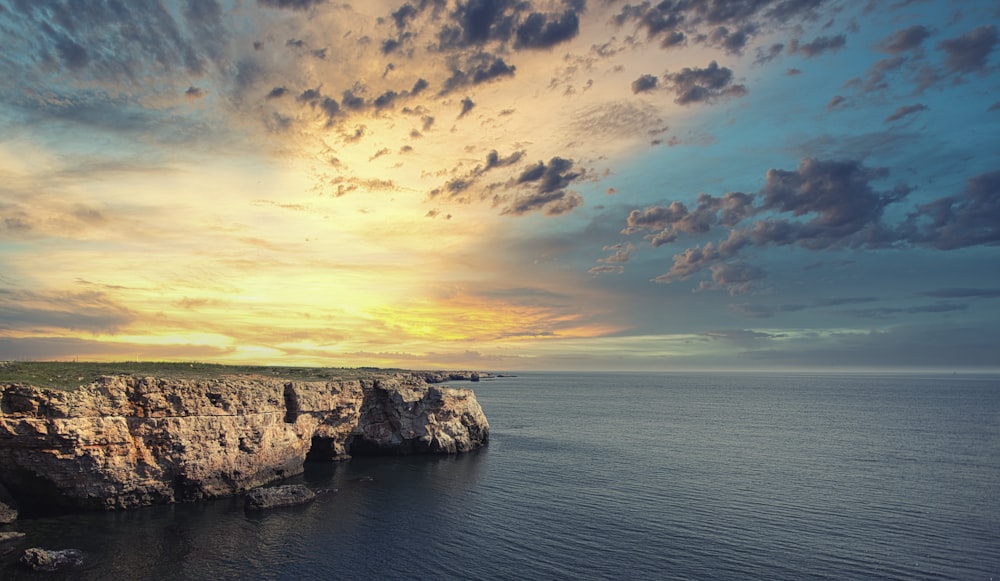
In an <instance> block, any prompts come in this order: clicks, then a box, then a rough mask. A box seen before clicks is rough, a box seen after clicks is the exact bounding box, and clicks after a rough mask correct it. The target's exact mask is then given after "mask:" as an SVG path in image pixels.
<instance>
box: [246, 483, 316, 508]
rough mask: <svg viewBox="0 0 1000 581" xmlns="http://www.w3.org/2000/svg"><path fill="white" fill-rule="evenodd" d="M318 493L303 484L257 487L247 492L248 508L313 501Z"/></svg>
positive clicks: (274, 506)
mask: <svg viewBox="0 0 1000 581" xmlns="http://www.w3.org/2000/svg"><path fill="white" fill-rule="evenodd" d="M315 498H316V493H315V492H313V491H312V490H310V489H309V488H306V487H305V486H303V485H301V484H286V485H284V486H271V487H268V488H255V489H253V490H251V491H250V492H248V493H247V496H246V504H245V506H246V509H247V510H268V509H271V508H279V507H282V506H295V505H297V504H305V503H307V502H312V501H313V500H314V499H315Z"/></svg>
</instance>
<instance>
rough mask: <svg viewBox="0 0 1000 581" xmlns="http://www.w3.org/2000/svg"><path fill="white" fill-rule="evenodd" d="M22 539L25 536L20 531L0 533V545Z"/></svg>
mask: <svg viewBox="0 0 1000 581" xmlns="http://www.w3.org/2000/svg"><path fill="white" fill-rule="evenodd" d="M24 537H25V534H24V533H22V532H20V531H4V532H0V543H6V542H10V541H16V540H18V539H23V538H24Z"/></svg>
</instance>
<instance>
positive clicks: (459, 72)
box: [441, 53, 515, 95]
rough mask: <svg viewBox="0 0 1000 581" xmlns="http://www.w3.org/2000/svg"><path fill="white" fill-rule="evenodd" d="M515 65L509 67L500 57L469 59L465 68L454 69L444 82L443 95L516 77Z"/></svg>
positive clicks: (483, 55)
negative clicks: (503, 78)
mask: <svg viewBox="0 0 1000 581" xmlns="http://www.w3.org/2000/svg"><path fill="white" fill-rule="evenodd" d="M514 70H515V67H514V65H508V64H507V63H506V62H504V60H503V59H502V58H500V57H497V56H493V55H489V54H486V53H477V54H475V55H472V56H471V57H469V58H468V59H467V61H466V63H465V65H464V66H463V67H452V70H451V76H450V77H448V79H447V80H445V82H444V86H443V87H442V89H441V94H442V95H447V94H448V93H451V92H453V91H456V90H458V89H461V88H463V87H467V86H470V85H479V84H482V83H486V82H489V81H495V80H497V79H500V78H502V77H513V76H514Z"/></svg>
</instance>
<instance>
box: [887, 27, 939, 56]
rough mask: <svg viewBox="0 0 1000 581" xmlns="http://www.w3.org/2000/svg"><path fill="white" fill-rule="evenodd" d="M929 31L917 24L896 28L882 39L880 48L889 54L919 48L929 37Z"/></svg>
mask: <svg viewBox="0 0 1000 581" xmlns="http://www.w3.org/2000/svg"><path fill="white" fill-rule="evenodd" d="M930 35H931V31H930V30H928V29H927V28H926V27H924V26H921V25H919V24H915V25H913V26H910V27H907V28H904V29H902V30H897V31H896V32H894V33H892V34H891V35H890V36H889V37H888V38H886V39H885V40H883V41H882V43H881V45H880V46H881V48H882V50H884V51H885V52H888V53H890V54H899V53H902V52H909V51H913V50H916V49H918V48H920V46H921V45H922V44H923V42H924V41H925V40H927V38H928V37H930Z"/></svg>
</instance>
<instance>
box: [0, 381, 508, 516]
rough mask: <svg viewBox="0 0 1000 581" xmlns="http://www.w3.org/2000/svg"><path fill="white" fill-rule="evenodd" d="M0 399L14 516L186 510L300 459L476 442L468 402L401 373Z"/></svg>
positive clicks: (0, 465)
mask: <svg viewBox="0 0 1000 581" xmlns="http://www.w3.org/2000/svg"><path fill="white" fill-rule="evenodd" d="M0 389H2V393H0V485H3V486H5V487H6V488H7V490H8V491H9V492H10V494H11V495H12V496H13V497H14V498H15V499H17V501H18V503H19V504H20V507H21V510H22V511H28V512H30V511H31V510H35V511H38V510H43V509H49V510H65V509H106V510H108V509H122V508H133V507H139V506H146V505H151V504H160V503H171V502H186V501H195V500H201V499H206V498H212V497H218V496H226V495H231V494H236V493H240V492H244V491H246V490H249V489H252V488H255V487H258V486H261V485H264V484H267V483H270V482H274V481H276V480H280V479H282V478H286V477H288V476H291V475H294V474H298V473H300V472H302V470H303V463H304V461H305V460H306V459H307V458H308V459H310V460H327V461H329V460H340V459H346V458H349V457H350V456H351V455H352V454H353V455H363V454H409V453H425V452H426V453H456V452H466V451H469V450H473V449H476V448H478V447H480V446H483V445H485V444H486V443H487V442H488V440H489V423H488V422H487V420H486V417H485V415H484V414H483V411H482V409H481V408H480V406H479V403H478V402H477V401H476V397H475V395H474V394H473V393H472V391H470V390H467V389H457V388H447V387H440V386H436V385H435V386H430V385H427V384H426V383H424V381H423V380H422V378H419V377H415V376H413V375H403V374H398V375H392V376H389V375H387V376H384V377H377V378H372V379H361V380H342V381H330V382H291V381H285V380H277V379H273V378H266V377H250V376H232V377H227V378H222V379H215V380H190V381H188V380H169V381H168V380H163V379H156V378H153V377H137V376H129V375H120V376H106V377H102V378H101V379H100V380H98V381H96V382H94V383H92V384H91V385H89V386H84V387H82V388H80V389H78V390H74V391H57V390H49V389H40V388H36V387H29V386H24V385H8V386H4V387H0Z"/></svg>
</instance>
